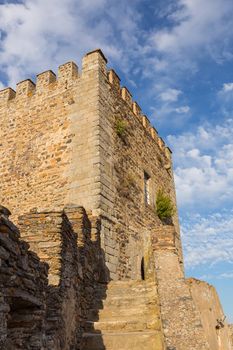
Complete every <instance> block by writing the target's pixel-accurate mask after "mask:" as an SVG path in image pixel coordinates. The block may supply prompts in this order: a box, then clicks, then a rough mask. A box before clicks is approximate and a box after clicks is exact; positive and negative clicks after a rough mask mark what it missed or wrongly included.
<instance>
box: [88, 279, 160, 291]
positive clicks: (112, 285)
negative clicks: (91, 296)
mask: <svg viewBox="0 0 233 350" xmlns="http://www.w3.org/2000/svg"><path fill="white" fill-rule="evenodd" d="M155 286H156V284H155V282H142V281H139V282H138V281H127V282H125V281H112V282H109V283H108V284H100V283H99V284H97V285H96V286H95V287H94V288H95V289H96V290H98V289H100V290H101V289H102V290H109V291H111V290H117V291H119V290H137V291H138V290H139V291H140V290H141V291H143V290H145V289H150V288H154V287H155Z"/></svg>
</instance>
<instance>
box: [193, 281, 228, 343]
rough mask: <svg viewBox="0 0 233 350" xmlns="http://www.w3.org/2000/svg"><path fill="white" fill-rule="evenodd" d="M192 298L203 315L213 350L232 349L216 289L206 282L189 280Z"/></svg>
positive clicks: (202, 320)
mask: <svg viewBox="0 0 233 350" xmlns="http://www.w3.org/2000/svg"><path fill="white" fill-rule="evenodd" d="M187 282H188V284H189V286H190V290H191V294H192V297H193V299H194V301H195V305H196V307H197V309H198V311H199V313H200V315H201V322H202V324H203V327H204V330H205V334H206V337H207V339H208V342H209V344H210V349H211V350H229V349H232V344H231V339H230V330H229V327H228V324H227V320H226V319H225V315H224V312H223V310H222V306H221V304H220V301H219V297H218V295H217V292H216V290H215V288H214V287H213V286H211V285H209V284H208V283H206V282H203V281H199V280H196V279H193V278H190V279H188V281H187Z"/></svg>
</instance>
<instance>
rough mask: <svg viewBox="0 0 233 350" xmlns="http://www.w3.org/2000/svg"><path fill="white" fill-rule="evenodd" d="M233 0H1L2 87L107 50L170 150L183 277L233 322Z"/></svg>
mask: <svg viewBox="0 0 233 350" xmlns="http://www.w3.org/2000/svg"><path fill="white" fill-rule="evenodd" d="M232 28H233V2H232V0H205V1H203V0H144V1H142V0H141V1H139V0H134V1H124V0H117V1H115V0H59V1H55V0H49V1H48V0H22V1H14V2H13V1H0V62H1V65H0V86H1V87H4V86H6V85H10V86H12V87H13V88H14V86H15V83H16V82H18V81H20V80H22V79H25V78H28V77H31V78H33V79H34V77H35V74H36V73H39V72H42V71H44V70H46V69H53V70H54V71H55V72H56V71H57V67H58V65H60V64H62V63H64V62H66V61H69V60H74V61H76V62H77V63H78V64H79V65H80V61H81V57H82V56H83V55H84V54H85V53H86V52H88V51H90V50H93V49H95V48H97V47H100V48H102V50H103V51H104V53H105V55H106V56H107V57H108V59H109V67H114V68H115V69H116V71H117V72H118V74H119V75H120V76H121V78H122V84H125V85H126V86H127V87H128V88H129V89H130V91H131V92H132V93H133V96H134V99H135V100H137V101H138V103H139V104H140V105H141V107H142V108H143V111H144V113H145V114H147V115H148V116H149V117H150V119H151V121H152V123H153V124H154V126H155V127H156V128H157V129H158V130H159V132H160V134H161V135H162V136H163V137H164V139H165V140H166V142H167V143H168V144H169V146H170V147H171V148H172V150H173V158H174V169H175V181H176V187H177V199H178V205H179V213H180V218H181V228H182V235H183V246H184V252H185V262H186V274H187V275H188V276H190V275H192V276H195V277H197V278H204V279H205V280H207V281H208V282H210V283H212V284H213V285H215V286H216V288H217V289H218V292H219V294H220V296H221V301H222V304H223V306H224V309H225V312H226V314H227V316H228V319H229V320H230V321H231V322H233V305H232V301H231V295H232V291H233V207H232V204H233V69H232V67H233V31H232Z"/></svg>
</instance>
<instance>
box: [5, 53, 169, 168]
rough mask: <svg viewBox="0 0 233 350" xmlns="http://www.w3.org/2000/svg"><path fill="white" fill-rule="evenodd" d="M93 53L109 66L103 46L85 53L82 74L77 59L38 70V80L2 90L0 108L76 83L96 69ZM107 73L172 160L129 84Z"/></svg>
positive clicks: (100, 61)
mask: <svg viewBox="0 0 233 350" xmlns="http://www.w3.org/2000/svg"><path fill="white" fill-rule="evenodd" d="M91 57H97V58H98V59H97V64H99V65H100V67H101V69H103V70H106V64H107V59H106V58H105V56H104V55H103V53H102V51H101V50H99V49H98V50H94V51H92V52H89V53H87V54H86V55H85V56H84V58H83V63H82V70H81V74H79V69H78V66H77V65H76V64H75V63H74V62H67V63H64V64H62V65H60V66H59V67H58V73H57V75H56V74H55V73H54V72H53V71H51V70H47V71H44V72H42V73H39V74H37V76H36V82H35V83H34V82H33V81H32V80H31V79H26V80H23V81H20V82H19V83H17V84H16V91H14V90H13V89H12V88H10V87H8V88H5V89H3V90H1V91H0V109H1V108H7V105H8V104H10V105H11V106H12V104H14V103H15V104H16V107H17V106H18V104H19V103H20V101H25V99H30V98H33V100H34V99H36V98H37V97H41V96H44V97H45V98H46V97H47V96H48V92H50V93H52V94H54V93H55V94H56V93H59V92H62V91H65V90H66V89H68V88H70V87H72V86H73V85H74V83H75V82H77V80H78V78H79V77H81V76H82V73H86V72H89V71H90V69H93V65H90V64H89V63H88V62H89V60H90V59H91ZM103 66H104V67H103ZM87 67H88V69H87ZM107 77H108V81H109V83H110V85H111V86H112V87H113V88H114V89H115V90H116V91H117V93H118V94H119V96H120V97H121V98H122V100H124V101H125V103H126V104H127V105H128V107H129V108H130V109H131V110H132V111H133V113H134V115H135V116H136V117H137V118H138V119H139V121H140V122H141V123H142V125H143V126H144V128H145V130H146V131H147V133H148V134H149V135H150V136H151V137H152V138H153V139H154V140H155V141H156V142H157V144H158V146H159V147H160V149H161V150H162V151H163V153H164V155H165V156H166V157H167V158H168V159H169V161H170V160H171V157H170V156H169V157H168V154H169V153H170V152H168V151H166V152H165V149H166V145H165V143H164V141H163V140H162V138H161V137H159V136H158V133H157V130H156V129H155V128H154V127H153V126H152V125H151V123H150V120H149V119H148V117H147V116H146V115H144V114H142V111H141V108H140V106H139V105H138V103H137V102H136V101H133V98H132V94H131V93H130V91H129V90H128V88H127V87H125V86H123V87H121V79H120V77H119V76H118V75H117V73H116V72H115V70H114V69H110V70H108V71H107ZM35 103H36V102H35Z"/></svg>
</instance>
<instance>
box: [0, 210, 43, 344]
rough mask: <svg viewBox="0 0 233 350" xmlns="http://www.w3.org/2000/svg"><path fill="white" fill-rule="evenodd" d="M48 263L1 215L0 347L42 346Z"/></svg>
mask: <svg viewBox="0 0 233 350" xmlns="http://www.w3.org/2000/svg"><path fill="white" fill-rule="evenodd" d="M47 273H48V265H47V264H46V263H42V262H41V261H40V260H39V258H38V256H37V255H36V254H35V253H33V252H32V251H29V245H28V243H26V242H25V241H21V240H20V239H19V231H18V229H17V228H16V227H15V226H14V225H13V224H12V223H11V222H10V221H9V220H8V218H7V217H5V216H4V215H1V214H0V320H1V321H0V348H1V349H5V350H8V349H9V350H13V349H14V350H17V349H32V348H33V349H35V350H36V349H38V350H39V349H44V346H45V345H46V344H45V332H46V330H45V328H46V324H45V315H46V290H47V284H48V281H47Z"/></svg>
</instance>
